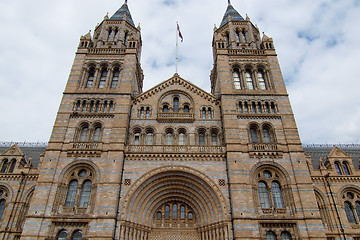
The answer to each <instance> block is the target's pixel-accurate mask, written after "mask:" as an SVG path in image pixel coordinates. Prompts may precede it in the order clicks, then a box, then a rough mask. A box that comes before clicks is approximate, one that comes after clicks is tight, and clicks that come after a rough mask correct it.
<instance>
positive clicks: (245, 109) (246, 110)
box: [244, 102, 249, 113]
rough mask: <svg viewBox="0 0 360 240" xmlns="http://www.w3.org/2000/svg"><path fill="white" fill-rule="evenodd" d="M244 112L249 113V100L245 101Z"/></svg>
mask: <svg viewBox="0 0 360 240" xmlns="http://www.w3.org/2000/svg"><path fill="white" fill-rule="evenodd" d="M244 112H245V113H249V105H248V103H247V102H245V103H244Z"/></svg>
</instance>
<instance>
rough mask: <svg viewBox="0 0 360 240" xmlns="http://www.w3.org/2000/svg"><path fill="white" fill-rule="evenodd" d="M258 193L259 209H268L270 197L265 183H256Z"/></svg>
mask: <svg viewBox="0 0 360 240" xmlns="http://www.w3.org/2000/svg"><path fill="white" fill-rule="evenodd" d="M258 193H259V200H260V206H261V208H270V197H269V190H268V187H267V186H266V183H264V182H259V183H258Z"/></svg>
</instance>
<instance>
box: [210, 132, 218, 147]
mask: <svg viewBox="0 0 360 240" xmlns="http://www.w3.org/2000/svg"><path fill="white" fill-rule="evenodd" d="M211 145H213V146H216V145H218V136H217V133H216V132H212V133H211Z"/></svg>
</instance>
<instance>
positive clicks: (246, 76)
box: [245, 71, 254, 90]
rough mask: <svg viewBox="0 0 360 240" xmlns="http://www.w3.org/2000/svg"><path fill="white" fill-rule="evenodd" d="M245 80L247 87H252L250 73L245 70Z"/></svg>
mask: <svg viewBox="0 0 360 240" xmlns="http://www.w3.org/2000/svg"><path fill="white" fill-rule="evenodd" d="M245 82H246V87H247V88H248V89H251V90H252V89H254V83H253V80H252V78H251V73H250V72H249V71H246V73H245Z"/></svg>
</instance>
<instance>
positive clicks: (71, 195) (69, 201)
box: [65, 180, 78, 207]
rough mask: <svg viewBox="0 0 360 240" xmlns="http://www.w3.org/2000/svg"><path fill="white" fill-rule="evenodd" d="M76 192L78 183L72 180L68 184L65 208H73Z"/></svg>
mask: <svg viewBox="0 0 360 240" xmlns="http://www.w3.org/2000/svg"><path fill="white" fill-rule="evenodd" d="M77 191H78V181H77V180H72V181H71V182H70V184H69V187H68V191H67V194H66V200H65V207H73V206H75V201H76V195H77Z"/></svg>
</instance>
